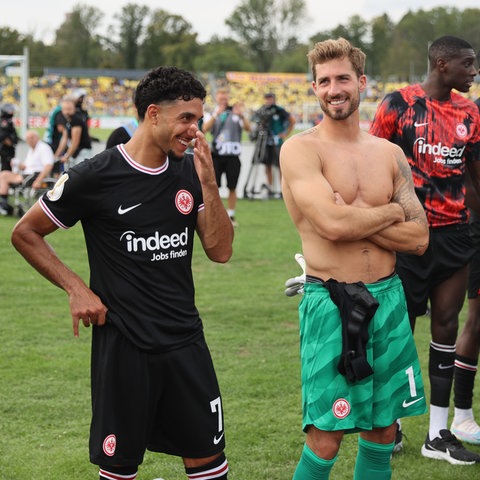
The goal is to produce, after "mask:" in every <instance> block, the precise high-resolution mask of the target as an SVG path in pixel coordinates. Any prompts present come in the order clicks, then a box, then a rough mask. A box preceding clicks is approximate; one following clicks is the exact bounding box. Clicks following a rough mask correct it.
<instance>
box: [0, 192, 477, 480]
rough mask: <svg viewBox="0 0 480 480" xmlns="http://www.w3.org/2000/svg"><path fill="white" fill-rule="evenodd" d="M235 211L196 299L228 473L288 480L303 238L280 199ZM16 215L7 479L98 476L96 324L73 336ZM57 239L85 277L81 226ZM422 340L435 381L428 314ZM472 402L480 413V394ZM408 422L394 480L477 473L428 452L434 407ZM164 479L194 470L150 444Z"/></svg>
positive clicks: (64, 305) (1, 394)
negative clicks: (293, 293)
mask: <svg viewBox="0 0 480 480" xmlns="http://www.w3.org/2000/svg"><path fill="white" fill-rule="evenodd" d="M237 218H238V221H239V222H240V226H239V227H238V228H237V229H236V232H235V242H234V256H233V258H232V260H231V261H230V262H229V263H228V264H225V265H218V264H213V263H211V262H209V261H208V260H207V259H206V257H205V255H204V254H203V253H202V252H201V250H200V248H199V247H198V246H197V247H196V248H197V251H196V256H195V259H194V267H193V268H194V275H195V280H196V293H197V305H198V308H199V310H200V313H201V316H202V318H203V321H204V324H205V331H206V336H207V341H208V343H209V345H210V349H211V352H212V356H213V359H214V362H215V365H216V370H217V374H218V377H219V381H220V387H221V389H222V394H223V400H224V410H225V421H226V432H227V449H226V453H227V456H228V459H229V463H230V475H229V478H231V479H232V480H290V479H291V477H292V474H293V471H294V469H295V466H296V463H297V461H298V458H299V456H300V453H301V449H302V446H303V441H304V435H303V433H302V431H301V403H300V364H299V358H298V324H297V304H298V298H287V297H285V296H284V295H283V284H284V281H285V279H286V278H288V277H290V276H293V275H298V274H299V273H300V272H299V267H298V265H297V264H296V262H295V261H294V259H293V255H294V253H295V252H297V251H299V245H300V242H299V239H298V237H297V234H296V232H295V229H294V228H293V225H292V223H291V221H290V219H289V218H288V216H287V213H286V210H285V207H284V204H283V202H282V201H279V200H272V201H249V200H241V201H240V202H239V204H238V207H237ZM14 223H15V219H13V218H5V217H1V218H0V258H1V265H2V267H1V270H0V279H1V281H0V285H1V288H0V308H1V310H0V311H1V316H0V345H1V347H0V433H1V435H0V479H1V480H57V479H58V480H60V479H62V480H63V479H69V480H87V479H92V480H93V479H95V478H98V474H97V468H96V467H95V466H93V465H91V464H90V463H89V460H88V433H89V432H88V431H89V421H90V392H89V368H90V330H88V329H85V328H83V327H82V328H81V332H80V338H74V337H73V334H72V329H71V321H70V312H69V308H68V301H67V297H66V295H65V294H64V293H63V292H62V291H61V290H59V289H57V288H56V287H54V286H52V285H51V284H49V283H48V282H47V281H46V280H44V279H43V278H42V277H40V276H39V275H38V274H37V273H36V272H35V271H34V270H33V269H32V268H31V267H30V266H28V265H27V264H26V262H25V261H24V260H23V259H22V258H21V257H20V255H18V254H17V253H16V252H15V250H14V249H13V247H12V246H11V245H10V241H9V237H10V232H11V229H12V228H13V225H14ZM49 242H50V243H51V244H52V246H53V247H54V248H55V250H56V251H57V252H58V254H59V255H60V257H61V258H62V259H63V260H64V261H65V262H66V263H67V264H68V265H69V266H70V267H71V268H72V269H74V270H75V271H77V272H78V273H79V274H80V275H82V277H83V278H85V279H87V278H88V270H87V263H86V253H85V247H84V243H83V235H82V231H81V228H80V227H79V226H77V227H74V228H72V229H71V230H68V231H57V232H55V233H54V234H52V235H50V237H49ZM197 243H198V242H197ZM462 318H463V317H462ZM416 340H417V345H418V349H419V354H420V357H421V362H422V367H423V371H424V379H425V381H428V379H427V377H426V375H425V372H427V352H428V342H429V321H428V319H427V318H419V319H418V327H417V331H416ZM427 390H428V388H427ZM477 390H478V388H477ZM476 399H478V394H477V395H476ZM474 409H475V412H476V415H477V418H480V406H479V405H478V401H477V404H476V405H475V406H474ZM403 425H404V430H405V432H406V435H407V438H406V439H405V441H404V445H405V451H404V453H402V454H400V455H398V456H396V457H394V460H393V478H394V479H397V480H401V479H411V478H421V479H422V480H423V479H435V480H451V479H455V480H472V479H473V478H475V475H478V471H479V467H478V466H475V467H462V466H452V465H449V464H447V463H446V462H438V461H434V460H427V459H424V458H423V457H421V455H420V453H419V449H420V447H421V444H422V442H423V440H424V437H425V434H426V432H427V427H428V416H427V415H424V416H421V417H415V418H411V419H405V420H404V421H403ZM356 441H357V440H356V435H349V436H346V437H345V440H344V442H343V445H342V448H341V450H340V456H339V460H338V461H337V463H336V465H335V467H334V469H333V470H332V474H331V479H333V480H343V479H348V478H352V477H353V468H354V462H355V455H356ZM472 449H473V450H475V451H477V452H480V448H475V447H472ZM156 477H163V478H165V480H181V479H184V478H186V477H185V476H184V472H183V466H182V463H181V461H180V459H178V458H175V457H169V456H166V455H160V454H154V453H148V452H147V454H146V456H145V461H144V463H143V465H142V466H141V467H140V469H139V475H138V479H139V480H151V479H153V478H156Z"/></svg>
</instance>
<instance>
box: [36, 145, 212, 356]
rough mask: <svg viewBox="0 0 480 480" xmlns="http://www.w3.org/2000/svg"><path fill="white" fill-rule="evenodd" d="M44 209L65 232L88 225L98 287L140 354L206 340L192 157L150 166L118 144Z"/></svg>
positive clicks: (69, 178)
mask: <svg viewBox="0 0 480 480" xmlns="http://www.w3.org/2000/svg"><path fill="white" fill-rule="evenodd" d="M40 206H41V207H42V209H43V211H44V212H45V214H46V215H47V216H48V217H49V218H50V219H51V220H52V221H53V222H54V223H55V224H56V225H57V226H58V227H60V228H69V227H72V226H73V225H75V224H76V223H77V222H81V224H82V227H83V232H84V235H85V242H86V246H87V253H88V261H89V266H90V288H91V289H92V290H93V291H94V292H95V293H96V294H97V295H98V296H99V297H100V298H101V299H102V301H103V303H104V304H105V305H106V307H107V308H108V312H107V322H110V323H112V324H113V325H115V327H117V328H118V329H119V330H120V331H121V332H122V334H123V335H124V336H125V337H127V338H128V339H129V340H130V341H131V342H132V343H134V344H135V345H137V347H138V348H140V349H142V350H145V351H152V352H161V351H167V350H171V349H174V348H178V347H180V346H183V345H186V344H188V343H190V342H192V341H194V340H196V339H197V338H200V336H201V335H202V333H203V326H202V321H201V319H200V317H199V313H198V311H197V308H196V306H195V301H194V297H195V292H194V283H193V275H192V269H191V259H192V252H193V247H194V235H195V229H196V226H197V215H198V212H200V211H201V210H203V209H204V203H203V195H202V188H201V185H200V181H199V179H198V176H197V173H196V171H195V166H194V164H193V156H192V155H188V154H186V155H185V157H184V159H183V160H182V161H178V162H177V161H170V160H169V159H167V161H166V162H165V164H164V165H163V166H162V167H159V168H147V167H144V166H143V165H141V164H139V163H137V162H136V161H135V160H134V159H133V158H131V157H130V156H129V155H128V153H127V152H126V150H125V148H124V146H123V145H118V146H117V147H116V148H112V149H109V150H105V151H103V152H101V153H99V154H98V155H95V156H94V157H93V158H91V159H88V160H85V161H83V162H81V163H79V164H78V165H76V166H75V167H72V168H70V169H69V170H68V171H67V172H66V173H65V174H64V175H63V176H62V177H61V178H60V179H59V180H58V182H57V184H56V185H55V187H54V188H53V189H52V190H51V191H49V192H47V193H46V194H45V195H43V197H42V198H41V199H40Z"/></svg>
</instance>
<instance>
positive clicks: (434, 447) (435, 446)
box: [422, 429, 480, 465]
mask: <svg viewBox="0 0 480 480" xmlns="http://www.w3.org/2000/svg"><path fill="white" fill-rule="evenodd" d="M422 455H423V456H424V457H428V458H433V459H435V460H446V461H447V462H449V463H451V464H453V465H474V464H475V463H480V455H478V454H476V453H474V452H470V451H469V450H467V449H466V448H465V447H464V446H463V445H462V442H461V441H460V440H458V439H457V437H456V436H455V435H453V434H452V432H450V430H446V429H445V430H440V436H439V437H436V438H434V439H433V440H430V438H429V436H428V435H427V438H426V440H425V443H424V444H423V445H422Z"/></svg>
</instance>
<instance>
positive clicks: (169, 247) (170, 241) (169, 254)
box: [120, 227, 188, 262]
mask: <svg viewBox="0 0 480 480" xmlns="http://www.w3.org/2000/svg"><path fill="white" fill-rule="evenodd" d="M120 241H121V242H125V245H126V247H127V252H132V253H136V252H153V256H152V258H151V260H150V261H152V262H155V261H159V260H168V259H173V258H180V257H185V256H186V255H187V250H186V249H185V248H182V247H185V246H186V245H187V243H188V227H185V230H184V231H183V232H181V233H172V234H171V235H160V233H159V232H158V231H157V232H155V233H154V234H153V235H151V236H150V237H140V236H137V235H136V234H135V232H133V231H132V230H128V231H127V232H124V233H122V235H121V237H120Z"/></svg>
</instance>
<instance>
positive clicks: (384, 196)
mask: <svg viewBox="0 0 480 480" xmlns="http://www.w3.org/2000/svg"><path fill="white" fill-rule="evenodd" d="M322 170H323V175H324V177H325V178H326V180H327V181H328V182H329V184H330V185H331V186H332V188H333V190H334V191H335V192H338V193H339V194H340V195H341V197H342V198H343V199H344V201H345V202H346V203H347V204H349V205H358V206H362V205H365V206H367V205H368V206H375V205H384V204H385V203H388V202H390V200H391V198H392V195H393V167H392V163H391V161H390V160H389V159H386V158H384V157H382V156H381V155H375V154H374V153H373V152H368V151H355V150H351V149H345V150H338V149H337V150H336V151H335V152H332V153H328V154H326V155H323V156H322Z"/></svg>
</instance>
